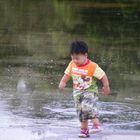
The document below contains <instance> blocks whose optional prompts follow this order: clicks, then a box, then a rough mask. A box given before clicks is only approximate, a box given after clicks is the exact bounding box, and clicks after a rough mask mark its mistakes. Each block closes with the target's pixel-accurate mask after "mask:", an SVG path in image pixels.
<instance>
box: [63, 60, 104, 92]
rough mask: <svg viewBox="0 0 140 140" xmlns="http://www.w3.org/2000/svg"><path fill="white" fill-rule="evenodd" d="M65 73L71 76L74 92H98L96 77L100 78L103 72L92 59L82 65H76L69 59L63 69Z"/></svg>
mask: <svg viewBox="0 0 140 140" xmlns="http://www.w3.org/2000/svg"><path fill="white" fill-rule="evenodd" d="M65 74H68V75H69V76H72V79H73V88H74V93H78V92H81V91H82V90H90V91H94V92H98V87H97V85H96V78H97V79H101V78H102V77H103V76H104V74H105V73H104V71H103V70H102V69H101V68H100V67H99V66H98V65H97V64H96V63H94V62H92V61H89V63H88V64H87V65H85V66H82V67H78V66H77V65H76V64H75V63H74V62H73V61H71V62H70V63H69V65H68V67H67V68H66V70H65Z"/></svg>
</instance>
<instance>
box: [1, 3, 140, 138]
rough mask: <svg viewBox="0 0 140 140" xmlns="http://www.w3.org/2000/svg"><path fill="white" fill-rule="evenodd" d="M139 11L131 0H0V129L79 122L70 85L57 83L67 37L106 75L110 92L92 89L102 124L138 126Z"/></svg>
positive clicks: (39, 128) (64, 61)
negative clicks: (82, 43)
mask: <svg viewBox="0 0 140 140" xmlns="http://www.w3.org/2000/svg"><path fill="white" fill-rule="evenodd" d="M139 14H140V2H139V1H138V0H135V1H132V0H120V1H117V0H116V1H112V0H107V1H106V2H102V1H100V0H98V1H95V0H86V1H82V0H75V1H70V0H65V1H64V0H45V1H43V0H40V1H37V0H30V1H28V0H20V1H19V0H14V1H10V0H0V108H1V109H0V123H1V128H3V129H2V130H1V132H0V133H3V132H4V131H5V130H6V131H8V133H12V134H13V132H14V129H15V128H19V131H18V132H19V134H20V130H21V131H23V130H24V131H26V129H27V128H29V129H30V130H31V132H32V135H33V137H36V135H37V136H38V135H41V133H45V132H44V131H45V130H46V129H47V128H48V126H49V127H50V126H53V127H61V126H62V127H63V126H66V125H67V127H70V128H73V127H79V122H78V120H77V117H76V113H75V109H74V103H73V99H72V94H71V92H72V88H71V82H70V83H69V84H68V87H67V88H66V90H65V91H64V93H61V92H60V91H59V90H58V88H57V87H58V83H59V80H60V79H61V76H62V75H63V71H64V69H65V68H66V66H67V64H68V62H69V61H70V57H69V52H68V51H69V44H70V42H71V41H72V40H75V39H80V40H84V41H86V42H87V43H88V45H89V57H90V59H92V60H93V61H95V62H97V63H98V64H99V65H100V66H101V67H102V68H103V69H104V70H105V71H106V73H107V75H108V77H109V80H110V85H111V95H110V96H109V97H104V96H102V94H100V101H99V107H100V114H101V115H100V119H101V122H102V123H103V127H105V128H106V129H107V130H109V129H110V128H111V129H113V130H120V129H123V130H140V110H139V108H140V94H139V93H140V87H139V83H140V45H139V44H140V35H139V34H140V16H139ZM99 87H100V88H101V83H100V82H99ZM25 128H26V129H25ZM36 132H37V133H36ZM26 134H27V135H31V134H28V133H26ZM3 135H4V134H3ZM46 135H48V133H47V134H46ZM50 135H54V134H51V133H50ZM15 139H16V138H15Z"/></svg>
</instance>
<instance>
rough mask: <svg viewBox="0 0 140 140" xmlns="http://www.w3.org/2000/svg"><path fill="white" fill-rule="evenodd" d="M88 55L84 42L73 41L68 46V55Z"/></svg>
mask: <svg viewBox="0 0 140 140" xmlns="http://www.w3.org/2000/svg"><path fill="white" fill-rule="evenodd" d="M85 53H88V46H87V44H86V43H85V42H84V41H73V42H72V43H71V46H70V54H85Z"/></svg>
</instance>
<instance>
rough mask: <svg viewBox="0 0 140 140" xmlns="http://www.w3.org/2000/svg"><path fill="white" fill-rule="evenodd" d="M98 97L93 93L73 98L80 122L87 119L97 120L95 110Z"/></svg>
mask: <svg viewBox="0 0 140 140" xmlns="http://www.w3.org/2000/svg"><path fill="white" fill-rule="evenodd" d="M97 100H98V96H97V95H96V93H94V92H88V91H86V92H83V93H81V94H80V95H78V96H75V97H74V101H75V107H76V111H77V115H78V118H79V120H80V122H82V121H84V120H88V119H94V118H98V117H99V114H98V109H97V106H96V104H97Z"/></svg>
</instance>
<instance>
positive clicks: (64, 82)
mask: <svg viewBox="0 0 140 140" xmlns="http://www.w3.org/2000/svg"><path fill="white" fill-rule="evenodd" d="M70 78H71V77H70V76H69V75H68V74H64V76H63V77H62V79H61V81H60V83H59V89H61V90H63V89H64V88H65V86H66V84H67V82H68V81H69V80H70Z"/></svg>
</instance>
